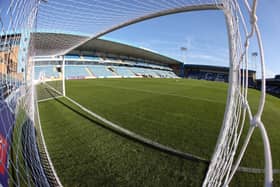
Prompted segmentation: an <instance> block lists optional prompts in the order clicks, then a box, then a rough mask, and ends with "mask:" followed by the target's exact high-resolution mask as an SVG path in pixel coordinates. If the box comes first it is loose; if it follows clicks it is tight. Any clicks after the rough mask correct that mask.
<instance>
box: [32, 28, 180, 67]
mask: <svg viewBox="0 0 280 187" xmlns="http://www.w3.org/2000/svg"><path fill="white" fill-rule="evenodd" d="M84 38H85V37H83V36H78V35H71V34H57V33H33V34H32V42H33V43H34V49H35V55H36V56H51V55H52V54H53V53H54V51H55V50H56V49H57V48H59V47H60V45H63V44H65V43H66V44H69V43H71V42H73V43H76V42H77V41H82V40H84ZM87 52H103V53H110V54H115V55H120V56H129V57H134V58H141V59H145V60H150V61H155V62H160V63H162V64H168V65H171V64H180V63H181V62H180V61H178V60H175V59H172V58H169V57H167V56H164V55H161V54H158V53H155V52H152V51H149V50H145V49H142V48H138V47H134V46H130V45H127V44H122V43H118V42H112V41H108V40H103V39H92V40H89V41H87V42H86V43H84V44H82V45H81V46H78V47H76V48H75V49H73V50H72V51H70V52H69V53H68V54H88V53H87Z"/></svg>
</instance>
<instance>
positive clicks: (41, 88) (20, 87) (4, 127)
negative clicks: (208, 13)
mask: <svg viewBox="0 0 280 187" xmlns="http://www.w3.org/2000/svg"><path fill="white" fill-rule="evenodd" d="M92 10H94V11H92ZM197 10H221V11H223V12H224V15H225V18H226V21H227V30H228V35H229V52H230V64H229V65H230V78H229V89H228V97H227V104H226V108H225V114H224V120H223V124H222V126H221V131H220V134H219V137H218V139H217V144H216V148H215V150H214V153H213V156H212V159H211V162H210V165H209V168H208V171H207V174H206V176H205V179H204V182H203V186H227V185H229V184H230V181H231V180H232V178H233V176H234V174H235V172H236V170H237V168H238V166H239V164H240V162H241V159H242V157H243V155H244V152H245V150H246V148H247V145H248V142H249V141H250V137H251V135H252V133H253V131H254V129H255V128H256V127H258V128H259V129H260V130H261V134H262V137H263V141H264V145H265V146H264V147H265V151H264V153H265V164H266V168H265V185H266V186H271V185H272V163H271V153H270V146H269V141H268V137H267V134H266V131H265V128H264V125H263V123H262V121H261V116H262V112H263V107H264V102H265V66H264V56H263V48H262V41H261V36H260V32H259V28H258V25H257V17H256V12H257V0H253V1H252V2H251V3H249V2H248V1H247V0H244V1H237V0H199V1H196V0H181V1H178V0H168V1H167V0H157V1H134V0H133V1H116V0H110V1H85V0H80V1H76V0H63V1H62V0H61V1H60V0H48V1H45V0H3V1H2V0H1V1H0V28H1V31H0V32H1V39H0V40H1V43H0V49H1V50H0V58H1V62H0V68H1V71H0V76H1V100H0V102H1V104H0V106H1V108H0V109H1V117H0V118H1V120H0V151H1V154H0V161H1V164H0V184H1V185H2V186H5V187H6V186H9V185H14V186H20V185H23V186H51V185H55V186H57V185H58V186H61V183H60V181H59V178H58V177H57V175H56V173H55V170H54V168H53V166H52V163H51V159H50V157H49V155H48V153H47V149H46V146H45V143H44V138H43V134H42V132H41V128H40V119H39V114H38V108H37V102H39V101H44V100H47V99H53V98H57V97H61V96H67V92H66V90H65V61H64V55H65V54H67V53H68V52H69V51H71V50H73V49H74V48H75V47H77V46H79V45H81V44H84V43H86V42H87V41H89V40H90V39H93V38H98V37H100V36H102V35H104V34H106V33H108V32H111V31H114V30H116V29H119V28H122V27H125V26H127V25H130V24H133V23H137V22H140V21H143V20H147V19H151V18H155V17H159V16H163V15H168V14H173V13H179V12H187V11H197ZM33 31H39V32H55V33H58V35H57V36H58V37H55V38H53V37H51V35H48V34H47V33H46V35H44V37H45V38H38V37H37V38H36V37H35V34H34V33H33ZM59 33H70V34H71V33H83V34H85V35H86V36H84V37H75V36H73V37H72V38H71V40H67V41H65V40H63V37H59ZM252 37H255V38H256V40H257V41H258V47H259V54H260V62H261V67H262V92H261V97H260V100H259V107H258V111H257V112H256V114H253V112H252V111H251V109H250V103H248V96H247V92H248V51H249V50H248V49H249V42H250V40H251V38H252ZM34 40H38V41H39V42H36V44H39V45H34V43H33V41H34ZM40 41H41V42H40ZM44 41H47V42H44ZM50 46H51V47H50ZM50 49H51V50H50ZM48 58H56V59H57V61H56V62H55V63H52V64H50V63H49V62H48ZM38 59H39V60H38ZM52 62H53V61H52ZM77 105H79V104H78V103H77ZM81 107H82V106H81ZM246 116H248V119H249V120H250V123H251V126H250V127H249V130H248V132H247V135H246V138H245V141H244V142H240V137H241V135H242V134H243V128H244V124H245V121H246ZM238 146H240V147H241V148H240V150H241V151H240V152H238V151H237V150H238Z"/></svg>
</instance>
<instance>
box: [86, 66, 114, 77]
mask: <svg viewBox="0 0 280 187" xmlns="http://www.w3.org/2000/svg"><path fill="white" fill-rule="evenodd" d="M88 68H89V70H90V71H91V72H92V75H93V76H95V77H98V78H103V77H114V76H116V75H115V74H113V72H112V71H110V70H109V69H108V67H107V66H104V65H88Z"/></svg>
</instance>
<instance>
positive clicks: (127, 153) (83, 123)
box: [39, 79, 280, 186]
mask: <svg viewBox="0 0 280 187" xmlns="http://www.w3.org/2000/svg"><path fill="white" fill-rule="evenodd" d="M66 95H67V96H68V97H70V98H72V99H74V100H75V101H77V102H79V103H80V104H81V105H83V106H84V107H86V108H88V109H89V110H91V111H93V112H95V113H97V114H98V115H100V116H102V117H104V118H106V119H108V120H110V121H112V122H114V123H115V124H117V125H119V126H121V127H124V128H125V129H128V130H130V131H132V132H134V133H137V134H139V135H141V136H143V137H145V138H148V139H150V140H153V141H156V142H158V143H160V144H162V145H165V146H169V147H171V148H174V149H176V150H180V151H182V152H186V153H189V154H192V155H195V156H199V157H202V158H204V159H206V160H210V159H211V155H212V153H213V150H214V148H215V144H216V140H217V136H218V133H219V131H220V127H221V124H222V121H223V114H224V109H225V102H226V96H227V84H225V83H218V82H209V81H199V80H186V79H92V80H70V81H66ZM258 97H259V91H256V90H250V91H249V103H250V106H252V110H253V111H256V108H257V104H258ZM39 111H40V118H41V124H42V129H43V133H44V137H45V141H46V144H47V148H48V151H49V154H50V157H51V159H52V162H53V164H54V167H55V169H56V171H57V174H58V176H59V178H60V180H61V181H62V184H63V185H64V186H201V184H202V181H203V178H204V176H205V173H206V171H207V166H208V164H207V163H205V162H202V161H193V160H188V159H185V158H181V157H179V156H176V155H173V154H170V153H166V152H163V151H160V150H157V149H155V148H153V147H151V146H149V145H146V144H144V143H141V142H139V141H136V140H135V139H132V138H131V137H128V136H126V135H124V134H122V133H119V132H117V131H115V130H114V129H112V128H110V127H109V126H108V125H107V124H104V123H103V122H101V121H99V120H98V119H96V118H94V117H92V116H90V115H89V114H87V113H86V112H84V111H82V110H81V109H80V108H79V107H77V106H76V105H75V104H73V103H72V102H70V101H69V100H67V99H66V98H57V99H53V100H48V101H43V102H39ZM279 116H280V99H278V98H276V97H273V96H269V95H268V96H267V99H266V105H265V110H264V114H263V121H264V124H265V126H266V128H267V131H268V134H269V138H270V142H271V149H272V156H273V167H274V168H276V169H279V168H280V159H279V158H280V146H279V140H280V131H279V128H280V123H279ZM245 126H246V128H245V129H244V131H245V132H246V131H247V128H248V126H249V123H248V120H247V123H246V124H245ZM245 132H244V133H243V134H246V133H245ZM242 139H244V137H241V142H242ZM263 161H264V158H263V143H262V140H261V137H260V133H259V130H258V129H256V130H255V132H254V135H253V137H252V140H251V142H250V144H249V147H248V149H247V151H246V154H245V157H244V159H243V161H242V163H241V166H244V167H250V168H263V166H264V162H263ZM274 181H275V185H276V186H277V185H280V174H275V175H274ZM262 184H263V174H249V173H243V172H238V173H237V175H236V176H235V177H234V180H233V182H232V186H262Z"/></svg>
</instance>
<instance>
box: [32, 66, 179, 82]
mask: <svg viewBox="0 0 280 187" xmlns="http://www.w3.org/2000/svg"><path fill="white" fill-rule="evenodd" d="M59 68H60V66H56V65H40V66H35V80H40V79H42V78H44V79H56V78H59V77H60V76H61V73H60V72H58V69H59ZM114 77H124V78H129V77H151V78H178V76H177V75H176V74H175V73H174V72H172V71H167V70H161V69H151V68H143V67H131V66H116V65H104V64H95V65H91V64H88V65H65V78H66V79H84V78H114Z"/></svg>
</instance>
